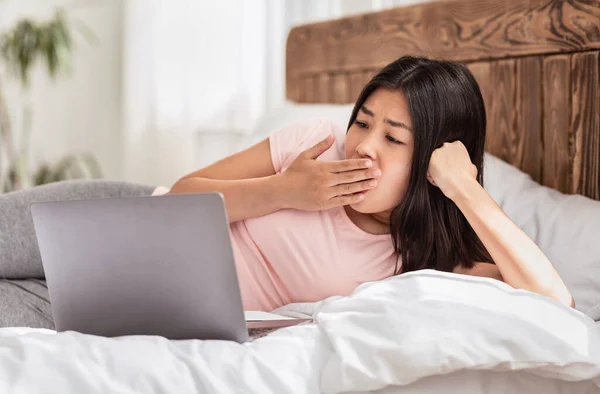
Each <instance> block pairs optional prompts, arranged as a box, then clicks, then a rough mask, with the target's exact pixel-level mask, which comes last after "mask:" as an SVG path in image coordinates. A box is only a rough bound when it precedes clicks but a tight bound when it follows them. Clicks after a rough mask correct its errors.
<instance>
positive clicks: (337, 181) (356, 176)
mask: <svg viewBox="0 0 600 394" xmlns="http://www.w3.org/2000/svg"><path fill="white" fill-rule="evenodd" d="M380 176H381V171H380V170H377V169H375V170H354V171H346V172H339V173H335V174H332V176H331V186H335V185H342V184H345V183H354V182H360V181H364V180H366V179H377V178H379V177H380Z"/></svg>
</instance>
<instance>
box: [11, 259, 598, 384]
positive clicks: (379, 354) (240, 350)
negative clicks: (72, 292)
mask: <svg viewBox="0 0 600 394" xmlns="http://www.w3.org/2000/svg"><path fill="white" fill-rule="evenodd" d="M280 312H282V313H285V314H294V315H298V314H302V313H308V314H311V315H313V316H314V318H315V321H316V322H315V323H314V324H309V325H304V326H297V327H289V328H285V329H281V330H279V331H277V332H275V333H273V334H270V335H268V336H267V337H264V338H261V339H258V340H256V341H254V342H250V343H247V344H243V345H240V344H236V343H232V342H224V341H168V340H166V339H164V338H159V337H142V336H138V337H126V338H115V339H110V338H100V337H94V336H89V335H82V334H78V333H74V332H66V333H60V334H56V333H54V332H52V331H44V330H28V329H18V328H12V329H2V330H0V393H27V394H34V393H42V392H44V393H45V392H60V393H106V392H111V393H135V392H144V393H173V392H176V393H196V392H202V393H239V392H244V393H319V392H323V393H342V392H358V393H360V392H378V393H385V394H389V393H402V394H405V393H423V392H428V393H437V392H439V393H446V394H448V393H449V394H452V393H462V394H465V393H466V394H470V393H482V392H485V393H501V392H502V393H504V392H511V393H519V392H527V393H530V392H544V393H548V394H553V393H565V392H568V393H569V394H577V393H582V394H583V393H585V394H588V393H597V392H600V330H599V328H598V326H597V325H596V324H595V323H594V322H593V321H592V320H591V319H590V318H589V317H587V316H585V315H583V314H582V313H580V312H578V311H575V310H573V309H571V308H568V307H565V306H562V305H559V304H558V303H555V302H553V301H551V300H549V299H547V298H545V297H541V296H539V295H536V294H532V293H529V292H525V291H522V290H515V289H512V288H510V286H508V285H505V284H503V283H501V282H497V281H494V280H491V279H485V278H474V277H467V276H463V275H456V274H448V273H440V272H434V271H428V270H424V271H419V272H415V273H409V274H405V275H401V276H399V277H394V278H390V279H388V280H385V281H382V282H379V283H371V284H365V285H363V286H361V287H359V289H357V290H356V291H355V292H354V294H353V295H351V296H350V297H335V298H331V299H328V300H326V301H324V302H322V303H317V304H298V305H292V306H288V307H286V308H284V309H283V310H281V311H280ZM532 389H535V391H532Z"/></svg>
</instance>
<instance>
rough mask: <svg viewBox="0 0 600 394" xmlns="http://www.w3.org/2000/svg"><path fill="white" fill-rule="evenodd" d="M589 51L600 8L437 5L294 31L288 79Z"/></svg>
mask: <svg viewBox="0 0 600 394" xmlns="http://www.w3.org/2000/svg"><path fill="white" fill-rule="evenodd" d="M594 48H600V0H569V1H556V0H458V1H444V2H435V3H425V4H419V5H414V6H410V7H403V8H395V9H391V10H386V11H380V12H376V13H370V14H363V15H357V16H352V17H348V18H343V19H338V20H334V21H326V22H321V23H315V24H309V25H302V26H299V27H295V28H294V29H292V30H291V32H290V34H289V36H288V41H287V75H288V76H289V77H290V78H292V79H294V78H297V77H298V76H299V75H302V74H306V73H309V74H319V73H322V72H324V71H331V70H336V71H341V70H345V71H348V72H354V71H356V70H360V69H366V68H371V69H372V68H380V67H382V66H384V65H386V64H387V63H389V62H391V61H392V60H394V59H396V58H398V57H399V56H401V55H409V54H410V55H425V56H433V57H443V58H446V59H452V60H458V61H462V62H471V61H476V60H482V59H484V60H491V59H501V58H508V57H513V56H522V55H534V54H551V53H559V52H572V51H582V50H589V49H594ZM366 54H368V56H367V55H366Z"/></svg>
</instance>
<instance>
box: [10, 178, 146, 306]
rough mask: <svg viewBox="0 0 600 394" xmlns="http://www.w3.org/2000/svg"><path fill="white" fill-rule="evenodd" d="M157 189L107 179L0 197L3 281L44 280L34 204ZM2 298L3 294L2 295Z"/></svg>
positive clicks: (45, 186)
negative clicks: (35, 227)
mask: <svg viewBox="0 0 600 394" xmlns="http://www.w3.org/2000/svg"><path fill="white" fill-rule="evenodd" d="M154 190H155V187H154V186H147V185H139V184H135V183H129V182H118V181H105V180H75V181H64V182H56V183H51V184H47V185H43V186H37V187H32V188H30V189H25V190H20V191H16V192H12V193H8V194H3V195H0V278H5V279H30V278H44V270H43V267H42V261H41V258H40V252H39V249H38V245H37V239H36V236H35V230H34V228H33V222H32V219H31V213H30V211H29V206H30V204H31V203H33V202H40V201H59V200H81V199H91V198H112V197H130V196H131V197H133V196H149V195H150V194H152V192H153V191H154ZM0 296H1V295H0Z"/></svg>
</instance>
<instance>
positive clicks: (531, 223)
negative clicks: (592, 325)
mask: <svg viewBox="0 0 600 394" xmlns="http://www.w3.org/2000/svg"><path fill="white" fill-rule="evenodd" d="M484 186H485V188H486V190H487V191H488V193H490V195H491V196H492V198H493V199H494V200H495V201H496V202H497V203H498V204H499V205H500V206H501V207H502V209H503V210H504V211H505V212H506V214H507V215H508V216H509V217H510V218H511V219H512V220H513V221H514V222H515V224H517V225H518V226H519V227H520V228H521V229H523V231H524V232H525V233H527V234H528V235H529V236H530V237H531V238H532V239H533V240H534V241H535V242H536V243H537V244H538V246H539V247H540V248H541V249H542V250H543V251H544V253H545V254H546V256H548V259H550V261H551V262H552V264H553V265H554V267H555V269H556V270H557V271H558V273H559V275H560V276H561V278H562V279H563V281H564V282H565V284H566V286H567V287H568V288H569V290H570V292H571V294H572V295H573V297H574V298H575V304H576V308H577V309H579V310H580V311H582V312H583V313H585V314H587V315H588V316H590V317H591V318H592V319H594V320H596V321H600V201H595V200H592V199H589V198H586V197H583V196H580V195H568V194H563V193H560V192H558V191H556V190H554V189H551V188H548V187H545V186H542V185H540V184H539V183H537V182H535V181H534V180H532V179H531V177H530V176H529V175H527V174H525V173H524V172H522V171H520V170H519V169H517V168H516V167H513V166H511V165H510V164H508V163H506V162H504V161H502V160H500V159H498V158H497V157H495V156H492V155H490V154H487V153H486V156H485V164H484Z"/></svg>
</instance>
